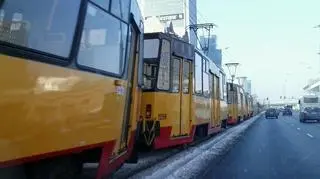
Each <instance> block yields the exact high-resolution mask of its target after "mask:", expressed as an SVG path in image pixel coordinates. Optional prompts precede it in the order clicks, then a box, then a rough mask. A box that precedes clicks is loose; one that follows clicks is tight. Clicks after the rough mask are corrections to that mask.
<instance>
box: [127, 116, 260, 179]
mask: <svg viewBox="0 0 320 179" xmlns="http://www.w3.org/2000/svg"><path fill="white" fill-rule="evenodd" d="M259 117H260V115H257V116H255V117H253V118H252V119H250V120H247V121H245V122H243V123H241V124H240V125H238V126H235V127H233V128H230V129H229V130H227V131H226V132H225V133H223V134H221V135H218V136H216V137H214V138H213V139H211V140H209V141H207V142H205V143H204V144H201V145H200V146H195V147H192V148H189V149H187V150H186V151H182V152H180V153H178V154H176V155H174V156H173V157H171V158H168V159H167V160H165V161H163V162H160V163H158V164H157V165H155V166H153V167H151V168H149V169H147V170H145V171H142V172H140V173H138V174H136V175H134V176H132V177H130V178H132V179H136V178H139V179H140V178H148V179H158V178H183V179H189V178H196V177H197V176H198V175H199V174H201V172H204V170H205V169H206V168H207V167H208V166H207V165H209V163H210V161H212V160H213V159H214V158H216V157H217V156H220V155H222V154H223V153H225V152H227V151H228V148H230V147H231V146H232V145H233V144H234V143H235V141H236V140H237V139H238V138H239V137H240V136H241V134H242V133H243V132H245V131H246V129H247V128H248V127H249V126H250V125H251V124H252V123H254V122H255V121H256V120H257V119H258V118H259Z"/></svg>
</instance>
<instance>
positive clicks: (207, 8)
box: [197, 0, 320, 101]
mask: <svg viewBox="0 0 320 179" xmlns="http://www.w3.org/2000/svg"><path fill="white" fill-rule="evenodd" d="M197 2H198V14H199V13H200V15H198V20H199V21H200V23H203V22H213V23H216V24H217V25H218V26H219V27H218V28H217V35H218V44H219V46H220V48H225V47H230V48H229V49H228V50H226V51H225V52H224V53H223V56H224V58H223V63H226V62H229V61H235V62H239V63H241V64H242V65H241V67H240V68H239V71H238V72H239V73H238V75H240V76H248V77H249V78H250V79H251V80H252V88H253V92H254V93H256V94H258V96H259V98H265V97H269V98H270V99H271V100H272V101H273V100H279V97H280V96H282V95H283V94H284V93H286V95H287V96H290V97H291V96H299V95H300V94H302V87H303V86H304V85H305V84H306V82H307V80H308V79H309V78H314V77H317V74H318V72H319V71H320V58H319V56H318V55H317V50H318V48H319V43H320V29H315V28H313V27H314V26H315V25H318V24H320V0H197ZM286 80H287V82H286V83H285V81H286ZM284 84H286V85H284Z"/></svg>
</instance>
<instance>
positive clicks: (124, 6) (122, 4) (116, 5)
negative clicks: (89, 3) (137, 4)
mask: <svg viewBox="0 0 320 179" xmlns="http://www.w3.org/2000/svg"><path fill="white" fill-rule="evenodd" d="M129 2H130V0H112V3H111V12H112V13H113V14H114V15H116V16H118V17H119V18H121V19H123V20H125V21H128V19H129V7H130V3H129Z"/></svg>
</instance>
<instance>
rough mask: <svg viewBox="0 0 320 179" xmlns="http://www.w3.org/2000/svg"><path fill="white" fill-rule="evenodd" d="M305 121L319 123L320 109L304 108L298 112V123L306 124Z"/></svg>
mask: <svg viewBox="0 0 320 179" xmlns="http://www.w3.org/2000/svg"><path fill="white" fill-rule="evenodd" d="M307 120H317V121H318V122H319V121H320V108H319V107H306V108H304V110H303V111H302V112H300V122H306V121H307Z"/></svg>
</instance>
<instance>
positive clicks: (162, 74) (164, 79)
mask: <svg viewBox="0 0 320 179" xmlns="http://www.w3.org/2000/svg"><path fill="white" fill-rule="evenodd" d="M160 54H161V57H160V63H159V64H160V66H159V74H158V84H157V87H158V89H161V90H169V87H170V57H171V56H170V42H169V41H168V40H162V48H161V53H160Z"/></svg>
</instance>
